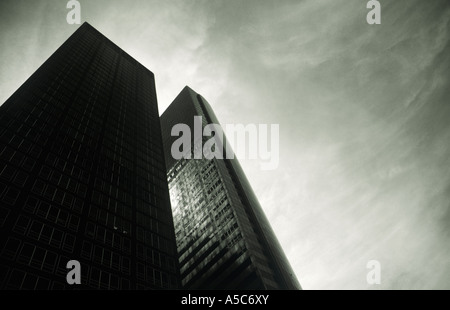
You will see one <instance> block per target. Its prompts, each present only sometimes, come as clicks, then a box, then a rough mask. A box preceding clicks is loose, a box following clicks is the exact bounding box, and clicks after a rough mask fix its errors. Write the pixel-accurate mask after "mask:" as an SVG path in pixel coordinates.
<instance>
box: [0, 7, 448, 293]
mask: <svg viewBox="0 0 450 310" xmlns="http://www.w3.org/2000/svg"><path fill="white" fill-rule="evenodd" d="M380 2H381V14H382V16H381V25H368V24H367V22H366V14H367V13H368V11H369V10H368V9H367V8H366V3H367V1H365V0H323V1H318V0H295V1H287V0H183V1H174V0H164V1H163V0H145V1H133V0H128V1H115V0H108V1H99V0H95V1H87V0H80V3H81V18H82V21H88V22H89V23H90V24H91V25H93V26H94V27H96V28H97V29H98V30H99V31H100V32H102V33H103V34H104V35H106V36H107V37H109V38H110V39H111V40H112V41H113V42H115V43H116V44H117V45H119V46H120V47H122V48H123V49H124V50H125V51H126V52H128V53H129V54H131V55H132V56H133V57H135V58H136V59H137V60H138V61H139V62H141V63H142V64H143V65H145V66H146V67H147V68H149V69H150V70H151V71H153V72H154V73H155V76H156V84H157V92H158V100H159V109H160V113H162V112H163V111H164V110H165V108H166V107H167V106H168V105H169V104H170V102H171V101H172V100H173V99H174V98H175V97H176V95H177V94H178V93H179V92H180V91H181V89H182V88H183V87H184V86H185V85H189V86H190V87H192V88H193V89H194V90H195V91H197V92H198V93H200V94H202V95H203V96H204V97H205V98H206V99H207V100H208V102H209V103H210V104H211V105H212V107H213V109H214V110H215V112H216V115H217V116H218V118H219V120H220V121H221V123H222V124H227V123H242V124H250V123H254V124H280V164H279V166H278V168H277V169H276V170H273V171H262V170H261V169H260V166H259V162H258V161H257V160H242V164H243V168H244V170H245V172H246V173H247V176H248V178H249V180H250V183H251V184H252V186H253V188H254V190H255V192H256V194H257V196H258V197H259V200H260V202H261V204H262V206H263V208H264V210H265V212H266V214H267V216H268V218H269V220H270V222H271V224H272V226H273V228H274V230H275V232H276V234H277V236H278V238H279V240H280V242H281V244H282V246H283V248H284V250H285V252H286V254H287V256H288V258H289V260H290V262H291V264H292V266H293V268H294V270H295V272H296V274H297V277H298V278H299V280H300V283H301V284H302V286H303V288H304V289H450V100H449V98H450V76H449V69H450V68H449V64H450V43H449V40H450V2H449V1H448V0H442V1H441V0H430V1H423V0H395V1H394V0H389V1H388V0H384V1H383V0H382V1H380ZM66 3H67V1H65V0H58V1H56V0H54V1H43V0H42V1H38V0H36V1H23V0H13V1H9V0H2V1H1V2H0V45H1V48H0V102H4V101H5V100H6V99H7V98H8V97H9V96H10V95H11V94H12V93H13V92H14V91H15V90H16V89H17V88H18V87H19V86H20V85H21V84H22V83H23V82H24V81H25V80H26V79H27V78H28V77H29V76H30V75H31V74H32V73H33V72H34V71H35V70H36V69H37V68H38V67H39V66H40V65H41V64H42V63H43V62H44V61H45V60H46V59H47V58H48V57H49V56H50V55H51V54H52V53H53V52H54V51H55V50H56V48H58V47H59V46H60V45H61V43H62V42H63V41H64V40H65V39H67V37H68V36H69V35H70V34H72V33H73V32H74V31H75V30H76V29H77V27H78V25H68V24H67V22H66V14H67V13H68V11H69V10H68V9H66ZM373 259H374V260H378V261H379V262H380V264H381V284H380V285H369V284H368V283H367V281H366V275H367V272H368V271H369V270H368V269H367V268H366V264H367V262H368V261H369V260H373Z"/></svg>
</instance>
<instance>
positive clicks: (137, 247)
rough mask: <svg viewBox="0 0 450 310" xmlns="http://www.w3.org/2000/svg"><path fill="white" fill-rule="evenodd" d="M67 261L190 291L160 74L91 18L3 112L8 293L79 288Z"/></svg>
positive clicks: (90, 274)
mask: <svg viewBox="0 0 450 310" xmlns="http://www.w3.org/2000/svg"><path fill="white" fill-rule="evenodd" d="M69 260H78V261H79V262H80V264H81V285H80V286H76V288H78V287H81V288H102V289H166V288H178V287H179V285H180V280H179V272H178V264H177V256H176V244H175V234H174V228H173V219H172V212H171V209H170V201H169V192H168V185H167V178H166V168H165V163H164V156H163V148H162V140H161V127H160V119H159V114H158V107H157V101H156V91H155V80H154V75H153V73H152V72H150V71H149V70H148V69H146V68H145V67H144V66H142V65H141V64H139V63H138V62H137V61H136V60H134V59H133V58H132V57H130V56H129V55H128V54H126V53H125V52H124V51H123V50H121V49H120V48H119V47H117V46H116V45H115V44H114V43H112V42H111V41H110V40H108V39H107V38H106V37H104V36H103V35H102V34H101V33H100V32H98V31H97V30H95V29H94V28H93V27H92V26H90V25H89V24H87V23H84V24H83V25H82V26H80V27H79V28H78V30H77V31H75V33H74V34H73V35H72V36H71V37H70V38H69V39H68V40H67V41H66V42H65V43H64V44H62V46H61V47H60V48H59V49H58V50H57V51H56V52H55V53H54V54H53V55H52V56H51V57H50V58H49V59H48V60H47V61H46V62H45V63H44V64H43V65H42V66H41V67H40V68H39V69H38V70H37V71H36V72H35V73H34V74H33V75H32V76H31V77H30V78H29V79H28V80H27V81H26V82H25V83H24V84H23V85H22V86H21V87H20V88H19V89H18V90H17V91H16V92H15V93H14V94H13V95H12V96H11V97H10V98H9V99H8V100H7V101H6V102H5V104H4V105H2V106H1V107H0V288H6V289H62V288H69V285H68V284H67V283H66V275H67V272H68V270H67V269H66V264H67V262H68V261H69ZM71 288H74V287H73V286H71Z"/></svg>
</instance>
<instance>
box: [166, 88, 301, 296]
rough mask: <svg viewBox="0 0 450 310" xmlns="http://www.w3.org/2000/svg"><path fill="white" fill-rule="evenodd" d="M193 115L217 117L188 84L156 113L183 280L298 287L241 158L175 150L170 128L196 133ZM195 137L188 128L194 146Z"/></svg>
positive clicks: (201, 285)
mask: <svg viewBox="0 0 450 310" xmlns="http://www.w3.org/2000/svg"><path fill="white" fill-rule="evenodd" d="M194 116H201V117H202V122H203V123H202V126H203V127H204V126H205V125H207V124H219V122H218V120H217V118H216V116H215V115H214V112H213V110H212V109H211V107H210V105H209V104H208V102H207V101H206V100H205V99H204V98H203V97H202V96H200V95H199V94H197V93H196V92H194V91H193V90H192V89H190V88H189V87H186V88H184V89H183V90H182V92H181V93H180V94H179V95H178V96H177V98H176V99H175V100H174V101H173V102H172V104H171V105H170V106H169V107H168V108H167V110H166V111H165V112H164V113H163V114H162V116H161V126H162V134H163V143H164V151H165V157H166V165H167V176H168V181H169V191H170V197H171V204H172V211H173V216H174V222H175V234H176V240H177V248H178V255H179V257H178V259H179V263H180V273H181V278H182V285H183V287H184V288H187V289H285V290H286V289H300V288H301V287H300V284H299V283H298V280H297V278H296V276H295V274H294V272H293V271H292V269H291V267H290V264H289V262H288V260H287V258H286V257H285V255H284V253H283V250H282V249H281V246H280V244H279V243H278V241H277V238H276V237H275V234H274V233H273V231H272V229H271V227H270V224H269V222H268V220H267V218H266V217H265V215H264V212H263V210H262V208H261V206H260V205H259V203H258V200H257V198H256V196H255V194H254V193H253V190H252V188H251V187H250V184H249V183H248V181H247V178H246V177H245V174H244V172H243V171H242V169H241V167H240V164H239V162H238V160H237V159H211V160H208V159H205V158H203V159H184V158H182V159H179V160H176V159H174V158H173V157H172V154H171V147H172V145H173V142H174V141H176V140H177V139H178V138H179V137H178V136H172V135H171V130H172V128H173V126H175V125H176V124H186V125H187V126H189V128H190V129H191V132H194V127H195V126H194ZM202 139H203V141H205V140H206V138H202ZM207 139H210V138H209V137H208V138H207ZM203 141H200V144H201V143H202V142H203ZM198 142H199V141H197V140H195V137H194V135H192V137H191V143H192V145H197V143H198ZM223 144H224V145H226V138H225V140H224V143H223ZM222 147H224V146H222ZM191 151H192V152H195V150H194V149H191ZM188 152H189V150H188ZM225 153H226V152H225V150H223V154H225Z"/></svg>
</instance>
